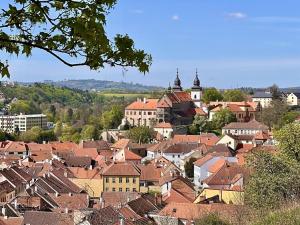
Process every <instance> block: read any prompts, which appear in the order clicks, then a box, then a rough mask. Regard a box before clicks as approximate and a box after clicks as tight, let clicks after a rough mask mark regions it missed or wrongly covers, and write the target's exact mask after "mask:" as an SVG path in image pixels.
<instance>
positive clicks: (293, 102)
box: [287, 92, 300, 106]
mask: <svg viewBox="0 0 300 225" xmlns="http://www.w3.org/2000/svg"><path fill="white" fill-rule="evenodd" d="M287 104H288V105H290V106H299V105H300V93H297V92H294V93H290V94H288V96H287Z"/></svg>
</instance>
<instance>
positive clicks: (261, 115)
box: [257, 100, 288, 128]
mask: <svg viewBox="0 0 300 225" xmlns="http://www.w3.org/2000/svg"><path fill="white" fill-rule="evenodd" d="M287 112H288V106H287V104H286V103H285V102H283V101H280V100H273V101H272V102H271V105H270V106H269V107H268V108H263V109H262V111H261V112H258V115H257V119H258V120H260V121H261V122H262V123H264V124H266V125H267V126H268V127H269V128H273V127H275V128H276V127H278V126H280V122H281V118H283V116H284V115H285V114H286V113H287Z"/></svg>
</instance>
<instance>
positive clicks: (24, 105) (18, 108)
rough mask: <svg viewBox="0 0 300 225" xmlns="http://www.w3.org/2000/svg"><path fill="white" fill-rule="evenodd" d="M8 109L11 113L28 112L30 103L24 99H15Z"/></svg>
mask: <svg viewBox="0 0 300 225" xmlns="http://www.w3.org/2000/svg"><path fill="white" fill-rule="evenodd" d="M9 111H10V113H11V114H20V113H24V114H29V113H30V112H31V109H30V103H29V102H28V101H25V100H17V101H16V102H14V103H12V104H11V105H10V110H9Z"/></svg>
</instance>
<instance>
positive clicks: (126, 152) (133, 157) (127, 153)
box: [124, 149, 142, 160]
mask: <svg viewBox="0 0 300 225" xmlns="http://www.w3.org/2000/svg"><path fill="white" fill-rule="evenodd" d="M124 155H125V160H141V159H142V157H141V156H139V155H137V154H135V153H134V152H132V151H130V150H128V149H124Z"/></svg>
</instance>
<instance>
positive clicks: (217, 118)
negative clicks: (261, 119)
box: [212, 109, 236, 129]
mask: <svg viewBox="0 0 300 225" xmlns="http://www.w3.org/2000/svg"><path fill="white" fill-rule="evenodd" d="M231 122H236V117H235V115H234V114H233V113H232V112H231V111H230V110H229V109H221V110H220V111H219V112H216V114H215V115H214V117H213V119H212V124H213V126H214V128H215V129H222V127H224V126H225V125H226V124H229V123H231Z"/></svg>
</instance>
